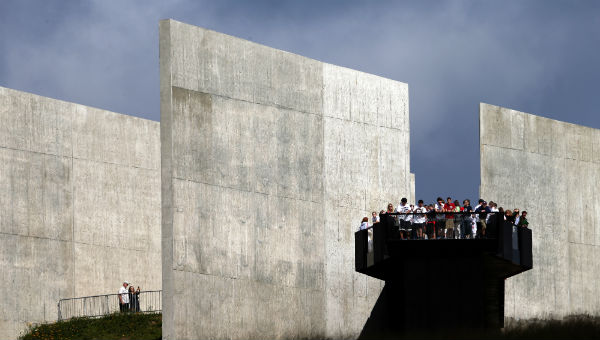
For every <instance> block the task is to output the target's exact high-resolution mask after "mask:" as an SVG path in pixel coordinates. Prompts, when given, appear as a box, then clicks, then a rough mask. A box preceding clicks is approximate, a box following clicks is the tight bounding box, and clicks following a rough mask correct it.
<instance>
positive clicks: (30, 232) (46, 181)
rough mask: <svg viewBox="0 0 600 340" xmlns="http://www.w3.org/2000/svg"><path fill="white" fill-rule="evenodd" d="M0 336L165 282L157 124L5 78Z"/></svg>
mask: <svg viewBox="0 0 600 340" xmlns="http://www.w3.org/2000/svg"><path fill="white" fill-rule="evenodd" d="M0 122H2V123H1V124H0V273H1V274H0V292H2V293H3V294H2V298H1V299H0V338H1V339H14V338H16V337H17V335H18V333H19V332H21V331H22V330H24V329H25V328H26V325H27V323H39V322H45V321H53V320H56V318H57V303H58V300H59V299H61V298H68V297H74V296H85V295H97V294H106V293H115V292H116V290H117V289H118V288H119V286H120V285H121V282H122V280H124V279H128V280H131V281H132V282H134V283H136V284H139V285H140V286H141V287H142V289H144V288H145V289H160V288H161V275H160V273H161V268H160V265H161V261H160V257H161V256H160V191H159V188H160V149H159V123H157V122H152V121H147V120H143V119H139V118H134V117H130V116H125V115H120V114H116V113H112V112H108V111H103V110H99V109H95V108H90V107H86V106H82V105H77V104H72V103H67V102H63V101H59V100H54V99H49V98H44V97H40V96H36V95H32V94H28V93H24V92H19V91H14V90H10V89H6V88H2V87H0Z"/></svg>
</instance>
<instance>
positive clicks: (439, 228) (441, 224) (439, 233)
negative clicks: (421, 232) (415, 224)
mask: <svg viewBox="0 0 600 340" xmlns="http://www.w3.org/2000/svg"><path fill="white" fill-rule="evenodd" d="M435 212H437V213H441V212H444V200H443V199H442V198H441V197H438V198H437V203H436V204H435ZM445 217H446V216H445V215H444V214H437V215H436V221H435V229H436V231H435V233H436V238H444V231H445V230H446V219H445Z"/></svg>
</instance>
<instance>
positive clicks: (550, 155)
mask: <svg viewBox="0 0 600 340" xmlns="http://www.w3.org/2000/svg"><path fill="white" fill-rule="evenodd" d="M480 145H481V146H487V147H493V148H498V149H505V150H513V151H519V152H523V153H528V154H534V155H539V156H544V157H551V158H555V159H567V160H573V161H577V162H581V163H588V164H599V163H598V162H594V161H593V160H582V159H578V158H572V157H567V156H556V155H552V154H544V153H540V152H535V151H529V150H524V149H516V148H511V147H507V146H499V145H494V144H486V143H481V144H480Z"/></svg>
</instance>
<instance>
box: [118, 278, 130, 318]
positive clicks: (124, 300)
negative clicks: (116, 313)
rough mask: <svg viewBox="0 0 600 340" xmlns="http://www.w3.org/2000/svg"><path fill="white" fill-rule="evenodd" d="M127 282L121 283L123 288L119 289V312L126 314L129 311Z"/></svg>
mask: <svg viewBox="0 0 600 340" xmlns="http://www.w3.org/2000/svg"><path fill="white" fill-rule="evenodd" d="M127 286H129V281H123V286H122V287H121V288H119V310H120V311H121V312H126V311H127V310H129V291H128V290H127Z"/></svg>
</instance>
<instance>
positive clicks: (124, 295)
mask: <svg viewBox="0 0 600 340" xmlns="http://www.w3.org/2000/svg"><path fill="white" fill-rule="evenodd" d="M113 292H114V290H113ZM119 294H121V299H123V303H129V292H128V291H127V288H125V287H123V286H121V288H119Z"/></svg>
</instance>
